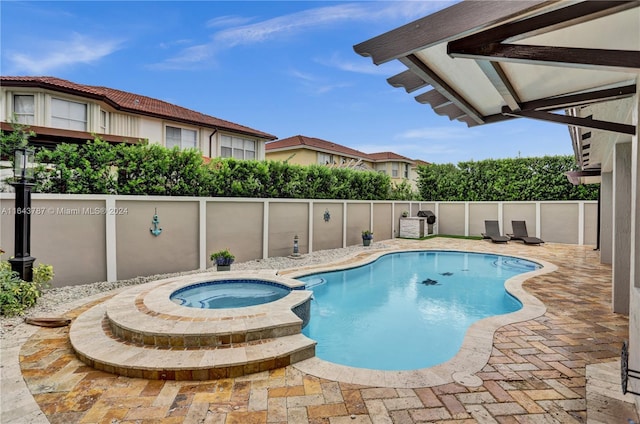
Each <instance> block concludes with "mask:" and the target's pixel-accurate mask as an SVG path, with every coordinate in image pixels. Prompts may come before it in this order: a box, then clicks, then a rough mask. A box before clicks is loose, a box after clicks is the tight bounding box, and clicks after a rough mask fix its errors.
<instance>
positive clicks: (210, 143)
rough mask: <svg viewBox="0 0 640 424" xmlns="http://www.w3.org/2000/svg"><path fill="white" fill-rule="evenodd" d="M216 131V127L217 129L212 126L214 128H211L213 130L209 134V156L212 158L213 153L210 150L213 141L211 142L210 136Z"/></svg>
mask: <svg viewBox="0 0 640 424" xmlns="http://www.w3.org/2000/svg"><path fill="white" fill-rule="evenodd" d="M217 132H218V129H217V128H214V129H213V132H212V133H211V134H210V135H209V158H212V157H213V155H212V151H211V148H212V143H213V142H212V137H213V136H214V135H216V133H217Z"/></svg>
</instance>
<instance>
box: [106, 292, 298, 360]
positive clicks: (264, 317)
mask: <svg viewBox="0 0 640 424" xmlns="http://www.w3.org/2000/svg"><path fill="white" fill-rule="evenodd" d="M289 296H290V297H291V298H292V299H294V301H295V298H299V300H300V302H304V301H305V300H306V298H307V297H308V294H307V293H305V292H302V291H299V292H293V293H291V294H290V295H289ZM180 308H181V309H182V312H185V311H184V310H185V309H187V310H188V309H193V308H184V307H180ZM195 311H201V310H199V309H195ZM207 312H209V311H207ZM106 317H107V321H106V323H107V324H108V326H109V329H110V331H111V332H112V333H113V335H114V336H115V337H117V338H119V339H123V340H125V341H128V342H131V343H134V344H140V345H148V346H155V347H161V348H167V347H176V348H183V347H186V348H191V347H222V346H226V347H228V346H230V345H237V344H242V343H249V342H254V341H257V340H264V339H272V338H276V337H284V336H291V335H294V334H299V333H300V332H301V331H302V320H301V319H300V318H299V317H298V316H297V315H296V314H295V313H294V312H293V311H292V310H291V309H289V308H284V309H283V310H276V311H270V312H268V313H267V312H261V313H254V314H245V315H235V316H233V315H232V316H220V317H211V316H210V317H206V318H203V317H185V316H177V315H171V314H162V313H156V312H153V311H149V310H147V309H146V308H144V307H140V306H134V305H132V304H131V303H126V302H123V301H122V299H121V298H118V297H115V298H114V299H111V300H110V301H108V302H107V307H106Z"/></svg>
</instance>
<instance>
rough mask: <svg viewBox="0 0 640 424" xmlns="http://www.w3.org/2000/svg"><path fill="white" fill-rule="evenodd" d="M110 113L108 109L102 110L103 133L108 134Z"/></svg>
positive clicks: (101, 123)
mask: <svg viewBox="0 0 640 424" xmlns="http://www.w3.org/2000/svg"><path fill="white" fill-rule="evenodd" d="M108 116H109V115H108V114H107V111H105V110H101V111H100V132H101V133H102V134H106V133H107V127H108V125H107V118H108Z"/></svg>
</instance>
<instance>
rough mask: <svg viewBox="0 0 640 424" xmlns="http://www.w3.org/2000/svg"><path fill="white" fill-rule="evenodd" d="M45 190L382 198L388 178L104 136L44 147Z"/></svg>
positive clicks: (40, 184)
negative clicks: (207, 155)
mask: <svg viewBox="0 0 640 424" xmlns="http://www.w3.org/2000/svg"><path fill="white" fill-rule="evenodd" d="M36 159H37V161H38V162H40V163H42V164H47V165H41V166H39V167H38V169H37V171H36V190H35V191H37V192H41V193H70V194H124V195H159V196H213V197H254V198H255V197H260V198H300V199H362V200H383V199H387V198H389V196H390V192H391V191H392V186H391V179H390V178H389V176H388V175H384V174H380V173H377V172H362V171H354V170H350V169H330V168H327V167H324V166H320V165H311V166H299V165H291V164H287V163H283V162H274V161H245V160H235V159H222V158H216V159H212V160H211V161H210V162H209V163H208V164H205V163H204V159H203V158H202V156H201V154H200V152H199V151H197V150H179V149H178V148H174V149H167V148H165V147H162V146H160V145H157V144H135V145H133V144H124V143H122V144H117V145H112V144H109V143H106V142H104V141H102V140H100V139H96V140H94V141H90V142H88V143H86V144H82V145H77V144H59V145H58V146H57V147H56V149H55V150H45V149H43V150H40V151H39V152H38V153H37V155H36Z"/></svg>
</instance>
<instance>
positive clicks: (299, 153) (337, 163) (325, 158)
mask: <svg viewBox="0 0 640 424" xmlns="http://www.w3.org/2000/svg"><path fill="white" fill-rule="evenodd" d="M266 159H267V160H274V161H287V162H288V163H294V164H298V165H312V164H320V165H327V166H331V167H347V168H352V169H361V170H367V171H377V172H381V173H383V174H387V175H389V176H390V177H391V181H392V182H394V183H396V184H397V183H401V182H403V181H407V182H409V183H410V184H411V186H412V187H413V188H415V187H416V181H417V177H418V174H417V173H416V169H415V167H416V162H417V161H414V160H413V159H409V158H407V157H405V156H401V155H398V154H396V153H392V152H381V153H364V152H361V151H359V150H355V149H352V148H350V147H346V146H343V145H341V144H337V143H333V142H330V141H326V140H322V139H319V138H314V137H306V136H303V135H296V136H293V137H289V138H283V139H281V140H277V141H272V142H270V143H267V145H266ZM419 162H420V163H421V164H426V162H424V161H419Z"/></svg>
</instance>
